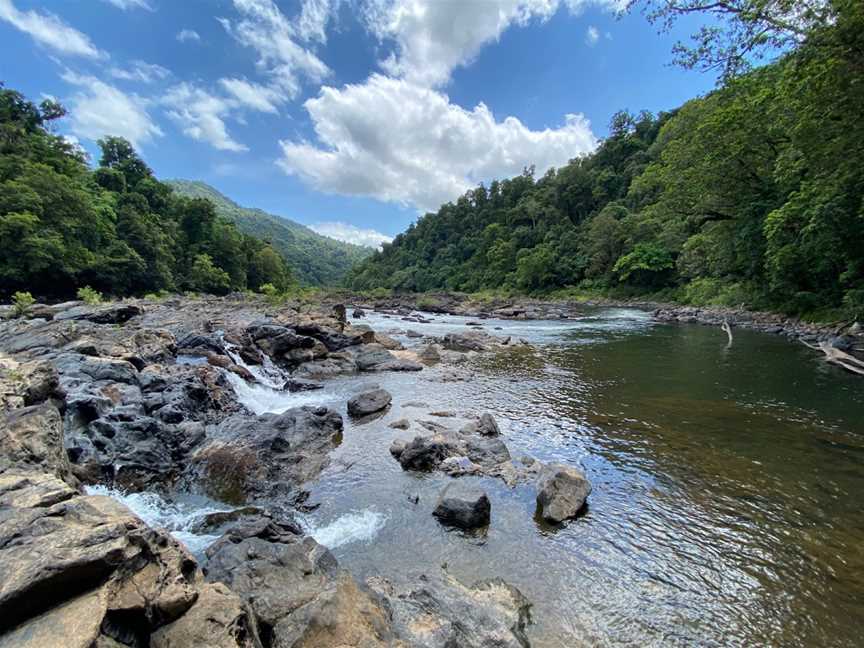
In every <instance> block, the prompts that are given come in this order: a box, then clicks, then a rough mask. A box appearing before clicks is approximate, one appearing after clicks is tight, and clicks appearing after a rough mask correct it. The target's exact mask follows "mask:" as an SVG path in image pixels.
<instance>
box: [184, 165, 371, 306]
mask: <svg viewBox="0 0 864 648" xmlns="http://www.w3.org/2000/svg"><path fill="white" fill-rule="evenodd" d="M168 184H169V185H170V186H171V187H172V188H173V189H174V191H175V192H176V193H178V194H180V195H182V196H187V197H190V198H206V199H207V200H209V201H210V202H212V203H213V205H214V206H215V208H216V213H217V214H218V215H219V216H220V217H221V218H224V219H225V220H227V221H230V222H232V223H234V225H235V226H236V227H237V229H238V230H239V231H241V232H243V233H245V234H247V235H249V236H254V237H256V238H259V239H261V240H264V241H267V242H268V244H269V245H268V248H269V250H271V251H272V252H274V253H275V254H277V255H281V256H282V257H283V258H284V259H285V260H286V261H287V263H288V265H289V266H290V267H291V268H292V270H293V272H294V274H295V275H296V278H297V279H298V280H299V281H300V282H302V283H304V284H307V285H314V286H322V285H336V284H338V283H340V282H341V281H342V280H343V279H344V278H345V275H346V273H347V272H348V270H349V269H350V268H351V267H352V266H353V265H354V264H355V263H358V262H360V261H362V260H363V259H365V258H366V257H368V256H369V255H371V254H372V250H371V249H370V248H366V247H361V246H359V245H351V244H350V243H342V242H341V241H336V240H334V239H331V238H328V237H326V236H321V235H320V234H317V233H315V232H313V231H312V230H311V229H309V228H308V227H304V226H303V225H300V224H299V223H295V222H294V221H291V220H289V219H287V218H281V217H279V216H274V215H273V214H268V213H267V212H264V211H262V210H260V209H248V208H245V207H240V206H239V205H237V204H236V203H234V202H233V201H232V200H230V199H229V198H227V197H225V196H223V195H222V194H221V193H219V192H218V191H216V190H215V189H214V188H213V187H211V186H209V185H207V184H205V183H203V182H192V181H189V180H170V181H169V182H168ZM267 254H269V253H267ZM268 261H269V259H264V258H259V259H258V260H257V262H258V263H263V264H266V263H267V262H268ZM271 280H272V279H271ZM273 283H274V284H275V285H277V286H279V287H280V288H282V289H285V288H288V285H289V283H290V279H289V280H279V279H276V280H273ZM282 284H284V285H282ZM252 285H253V286H254V287H257V286H259V285H260V283H259V282H257V280H253V281H252Z"/></svg>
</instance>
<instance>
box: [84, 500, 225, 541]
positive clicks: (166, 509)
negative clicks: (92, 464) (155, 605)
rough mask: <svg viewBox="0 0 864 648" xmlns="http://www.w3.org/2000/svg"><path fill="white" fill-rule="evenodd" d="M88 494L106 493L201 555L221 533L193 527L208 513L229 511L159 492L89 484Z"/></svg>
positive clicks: (207, 503) (148, 522)
mask: <svg viewBox="0 0 864 648" xmlns="http://www.w3.org/2000/svg"><path fill="white" fill-rule="evenodd" d="M87 494H88V495H106V496H108V497H111V498H113V499H115V500H117V501H118V502H120V503H121V504H124V505H125V506H127V507H128V508H129V509H130V510H131V511H132V512H133V513H134V514H135V515H137V516H138V517H139V518H141V519H142V520H143V521H144V522H146V523H147V524H148V525H149V526H151V527H154V528H158V529H164V530H165V531H168V532H169V533H170V534H171V535H172V536H174V537H175V538H176V539H177V540H179V541H180V542H182V543H183V544H184V545H186V548H187V549H189V551H190V552H192V553H193V554H195V555H200V554H202V553H203V552H204V550H205V549H206V548H207V547H209V546H210V545H211V544H212V543H213V542H214V541H215V540H216V539H217V538H218V537H219V536H216V535H207V534H201V533H193V532H192V529H193V528H194V527H195V526H196V525H197V524H198V523H199V522H201V521H202V520H203V519H204V517H205V516H206V515H209V514H210V513H218V512H219V511H226V510H230V509H229V508H226V507H222V506H220V505H218V504H215V503H214V502H209V501H208V502H206V503H203V504H202V502H200V501H198V502H195V503H194V504H192V503H184V502H171V501H168V500H166V499H164V498H163V497H161V496H159V495H157V494H156V493H126V492H124V491H122V490H119V489H116V488H111V487H109V486H102V485H97V486H87Z"/></svg>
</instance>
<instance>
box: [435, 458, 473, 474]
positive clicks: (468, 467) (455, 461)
mask: <svg viewBox="0 0 864 648" xmlns="http://www.w3.org/2000/svg"><path fill="white" fill-rule="evenodd" d="M440 468H441V472H443V473H445V474H447V475H450V476H451V477H463V476H465V475H480V474H482V473H483V469H482V468H481V467H480V466H478V465H477V464H475V463H474V462H473V461H471V460H470V459H469V458H468V457H466V456H464V455H463V456H455V457H447V458H446V459H445V460H444V461H442V462H441V466H440Z"/></svg>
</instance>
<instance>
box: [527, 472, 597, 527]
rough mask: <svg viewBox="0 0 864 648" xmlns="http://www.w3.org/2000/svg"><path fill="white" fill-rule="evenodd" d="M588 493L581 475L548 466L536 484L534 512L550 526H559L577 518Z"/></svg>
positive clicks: (588, 485) (589, 487) (589, 486)
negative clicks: (535, 509) (565, 521)
mask: <svg viewBox="0 0 864 648" xmlns="http://www.w3.org/2000/svg"><path fill="white" fill-rule="evenodd" d="M590 493H591V483H590V482H589V481H588V480H587V479H586V478H585V475H584V474H583V473H582V471H580V470H578V469H576V468H573V467H572V466H566V465H564V464H549V465H547V466H545V467H544V468H543V470H542V472H541V473H540V478H539V480H538V482H537V511H538V513H539V514H540V516H541V517H542V518H543V519H544V520H546V521H547V522H550V523H552V524H558V523H560V522H563V521H564V520H567V519H569V518H573V517H576V514H577V513H578V512H579V511H580V510H581V509H582V507H583V506H584V505H585V500H586V499H587V498H588V495H589V494H590Z"/></svg>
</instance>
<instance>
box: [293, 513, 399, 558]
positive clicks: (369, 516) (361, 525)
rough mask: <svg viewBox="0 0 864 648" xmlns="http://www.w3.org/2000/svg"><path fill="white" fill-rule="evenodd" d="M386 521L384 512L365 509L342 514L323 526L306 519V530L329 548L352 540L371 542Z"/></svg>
mask: <svg viewBox="0 0 864 648" xmlns="http://www.w3.org/2000/svg"><path fill="white" fill-rule="evenodd" d="M386 522H387V516H386V515H384V514H383V513H379V512H378V511H373V510H372V509H364V510H363V511H352V512H351V513H346V514H345V515H341V516H339V517H338V518H336V519H335V520H333V521H332V522H330V523H329V524H325V525H323V526H315V525H314V524H312V523H310V522H308V521H305V522H304V527H305V529H304V530H305V531H306V533H308V534H309V535H311V536H312V537H313V538H315V540H317V541H318V542H320V543H321V544H322V545H324V546H325V547H327V548H328V549H336V548H337V547H341V546H342V545H345V544H348V543H350V542H369V541H370V540H372V539H373V538H374V537H375V536H376V535H378V532H379V531H380V530H381V529H383V528H384V524H385V523H386Z"/></svg>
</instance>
